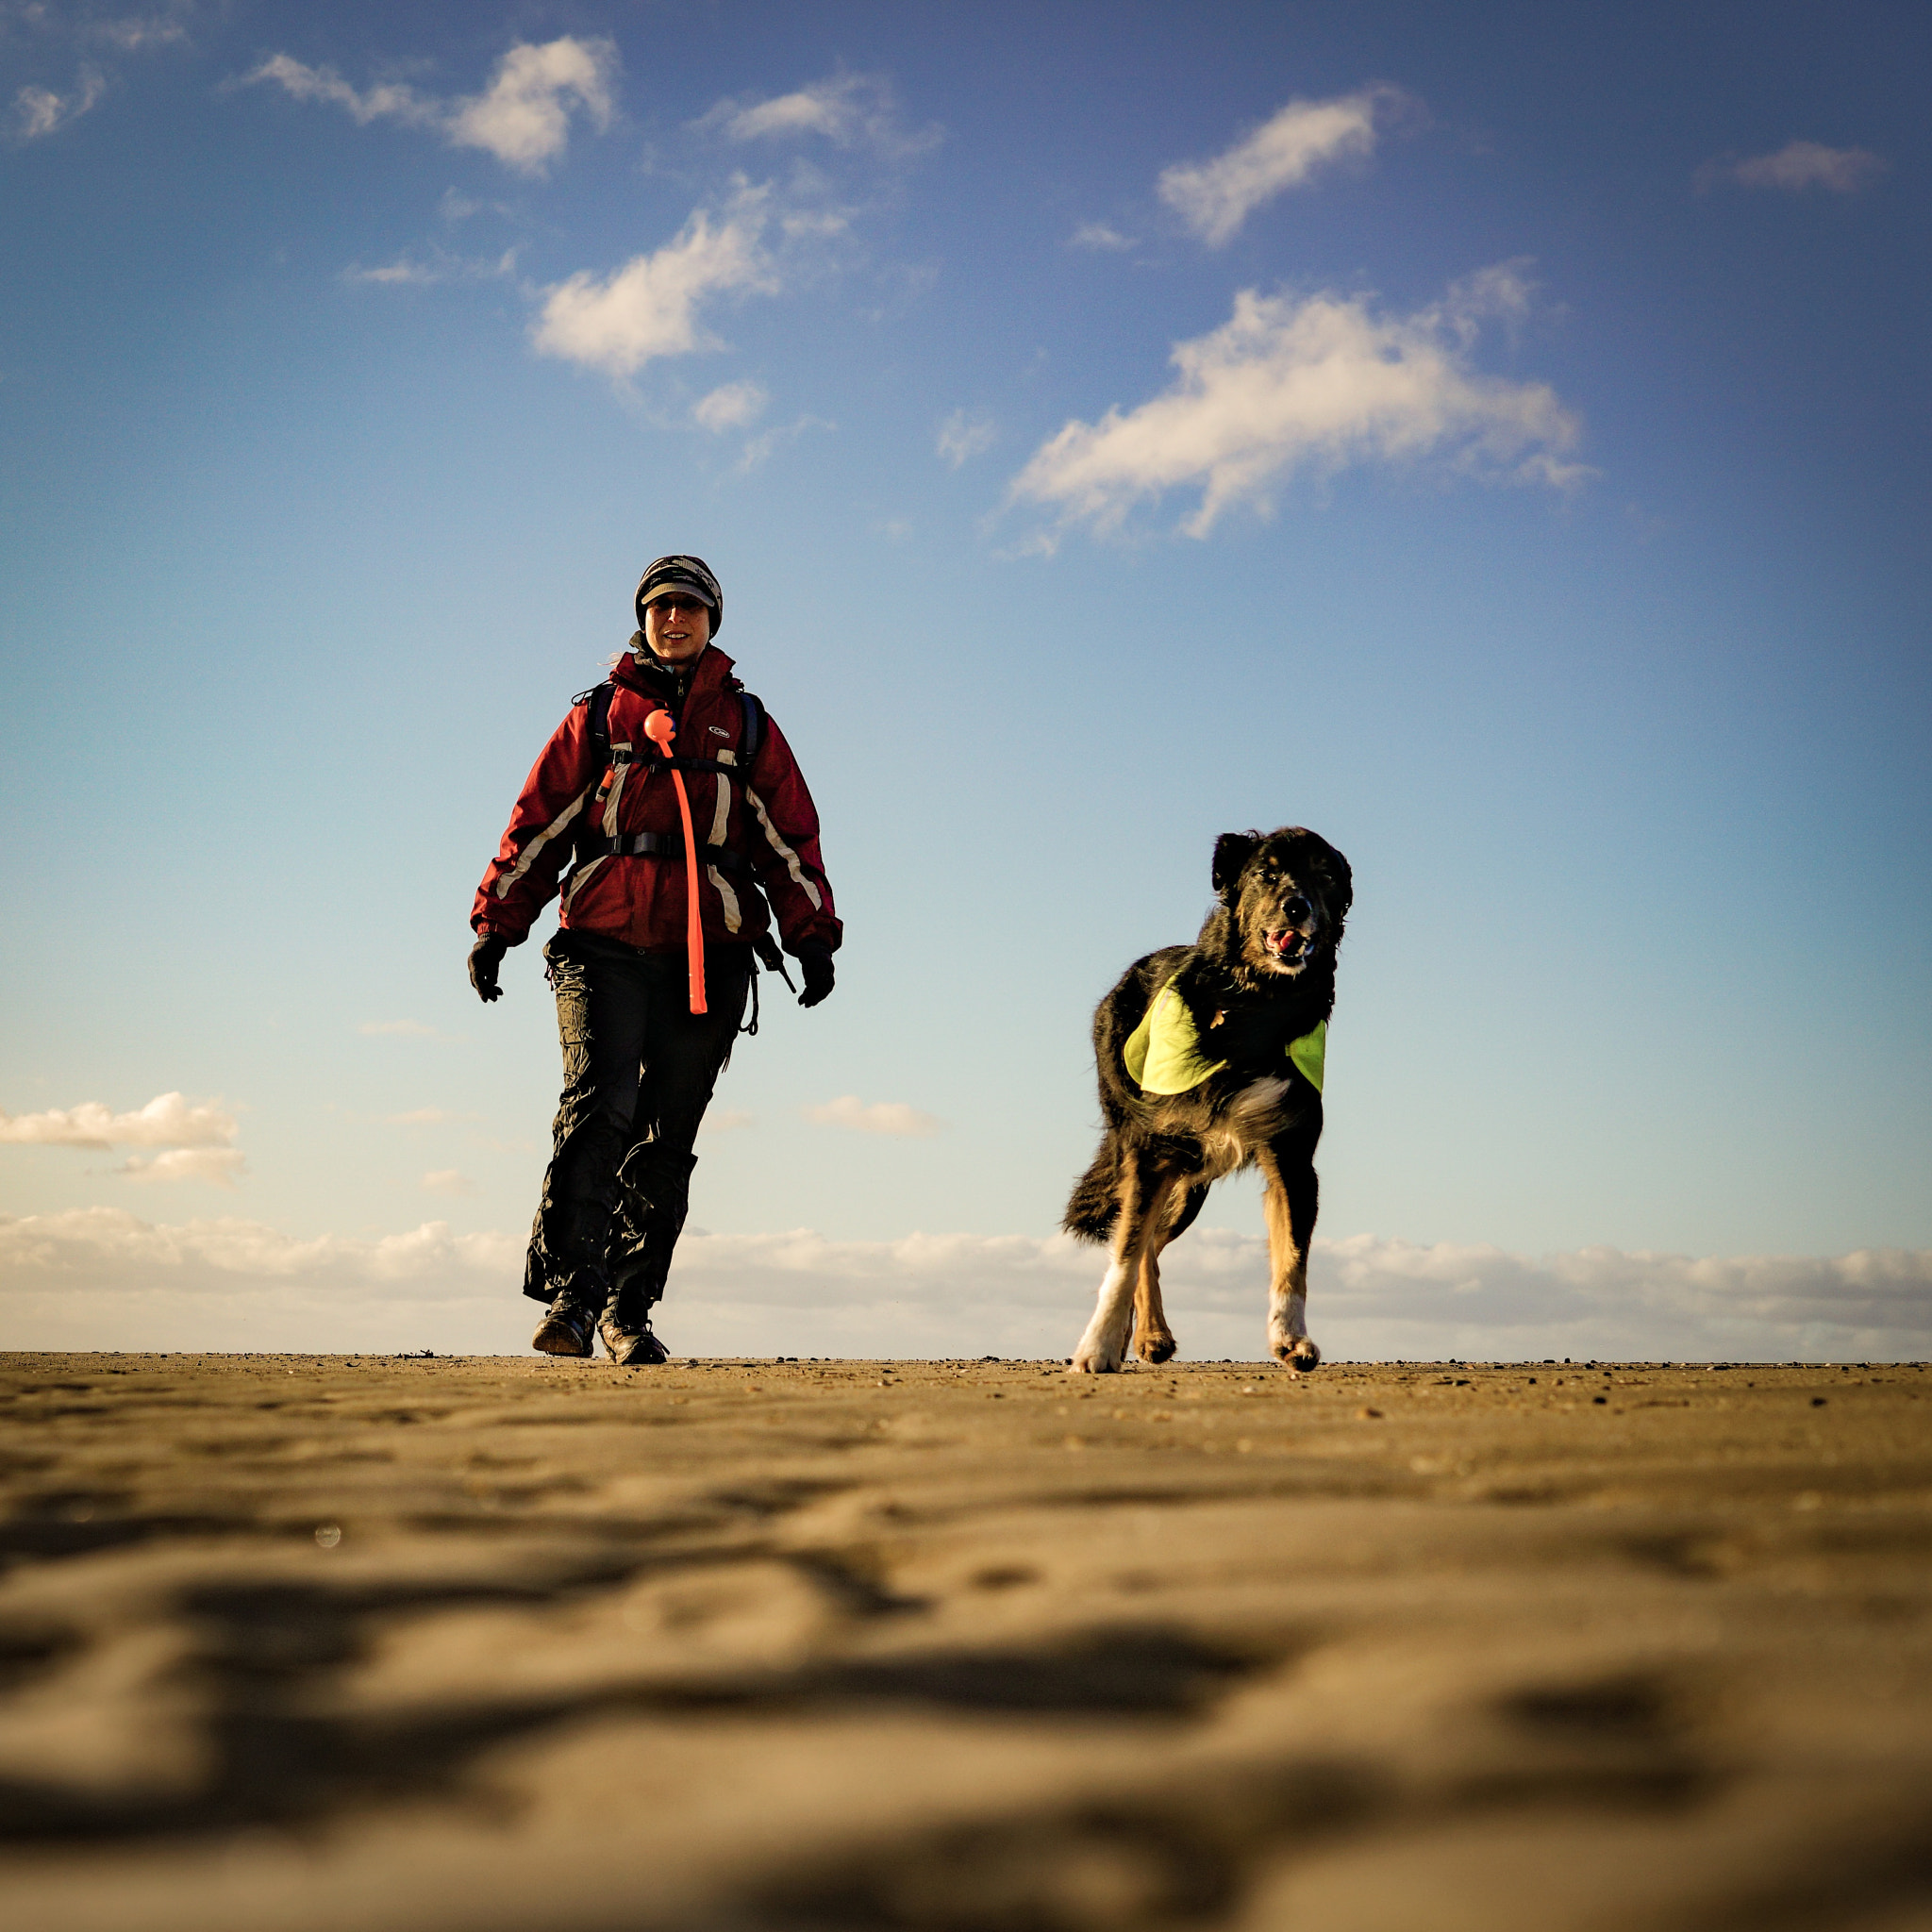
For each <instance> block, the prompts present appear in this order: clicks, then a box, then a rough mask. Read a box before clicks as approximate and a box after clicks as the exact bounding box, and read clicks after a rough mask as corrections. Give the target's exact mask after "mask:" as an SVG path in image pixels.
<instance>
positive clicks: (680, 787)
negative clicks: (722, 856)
mask: <svg viewBox="0 0 1932 1932" xmlns="http://www.w3.org/2000/svg"><path fill="white" fill-rule="evenodd" d="M644 736H645V737H646V738H648V739H649V740H650V741H651V742H652V743H653V744H655V745H656V746H657V747H658V750H659V751H660V752H662V753H663V754H664V756H665V757H666V758H669V757H670V756H671V741H672V740H673V739H674V738H675V737H676V736H677V726H676V725H675V724H673V723H672V722H671V713H670V712H669V711H653V712H652V713H651V715H650V716H649V717H648V718H646V719H645V720H644ZM671 782H672V783H673V784H674V785H675V786H676V788H677V815H678V817H679V818H681V819H682V820H683V821H684V943H685V949H686V951H687V952H689V954H690V955H691V1011H692V1012H693V1013H702V1012H706V1011H708V1008H707V1007H706V1005H705V927H704V922H703V920H702V919H701V918H700V917H699V915H698V841H697V835H696V833H694V832H693V831H692V830H691V800H690V798H688V797H687V796H686V795H685V790H684V774H683V773H682V772H680V771H678V770H677V769H676V768H675V766H674V767H673V768H672V773H671Z"/></svg>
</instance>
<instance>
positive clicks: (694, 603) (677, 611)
mask: <svg viewBox="0 0 1932 1932" xmlns="http://www.w3.org/2000/svg"><path fill="white" fill-rule="evenodd" d="M644 608H645V609H646V610H661V611H663V613H664V614H665V616H667V617H695V616H696V615H697V614H698V612H699V611H700V610H708V609H709V608H711V607H710V606H709V605H708V604H706V603H704V602H702V601H701V600H700V599H698V598H696V597H653V598H652V599H651V601H650V602H649V603H648V604H647V605H645V606H644Z"/></svg>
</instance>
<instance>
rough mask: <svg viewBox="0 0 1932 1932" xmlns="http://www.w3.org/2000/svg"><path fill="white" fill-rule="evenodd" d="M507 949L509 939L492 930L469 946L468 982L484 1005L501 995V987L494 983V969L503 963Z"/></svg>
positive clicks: (498, 998)
mask: <svg viewBox="0 0 1932 1932" xmlns="http://www.w3.org/2000/svg"><path fill="white" fill-rule="evenodd" d="M508 950H509V941H508V940H507V939H505V938H504V937H503V935H502V934H501V933H494V932H486V933H485V934H484V935H483V937H482V938H481V939H479V940H478V941H476V943H475V945H474V946H472V947H471V948H470V984H471V985H472V986H474V987H475V989H476V997H477V998H478V999H479V1000H481V1001H482V1002H483V1004H484V1005H485V1006H486V1007H487V1006H488V1005H489V1004H490V1002H491V1000H500V999H501V998H502V997H503V989H502V987H500V986H498V985H497V983H496V969H497V968H498V967H499V966H501V965H502V964H503V956H504V955H505V954H506V953H507V952H508Z"/></svg>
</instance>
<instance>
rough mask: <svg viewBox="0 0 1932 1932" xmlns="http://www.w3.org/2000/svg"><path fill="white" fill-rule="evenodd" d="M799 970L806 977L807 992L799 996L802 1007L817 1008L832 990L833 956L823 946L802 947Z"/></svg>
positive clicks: (799, 956)
mask: <svg viewBox="0 0 1932 1932" xmlns="http://www.w3.org/2000/svg"><path fill="white" fill-rule="evenodd" d="M798 970H799V972H800V973H801V974H803V975H804V977H805V991H803V992H802V993H800V994H799V995H798V1004H799V1005H800V1006H801V1007H815V1006H817V1005H818V1003H819V1002H820V1001H821V1000H822V999H824V997H825V995H826V994H827V993H828V992H830V991H831V990H832V979H833V974H832V956H831V954H829V953H828V952H826V951H825V949H824V947H823V946H801V947H800V948H799V952H798Z"/></svg>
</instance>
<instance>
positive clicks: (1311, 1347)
mask: <svg viewBox="0 0 1932 1932" xmlns="http://www.w3.org/2000/svg"><path fill="white" fill-rule="evenodd" d="M1269 1348H1270V1351H1271V1352H1272V1353H1273V1355H1274V1358H1275V1360H1276V1361H1278V1362H1279V1363H1280V1364H1281V1366H1282V1367H1283V1368H1284V1369H1286V1370H1287V1371H1288V1372H1289V1374H1291V1375H1300V1374H1306V1373H1307V1371H1308V1370H1310V1369H1314V1368H1319V1367H1320V1366H1321V1363H1322V1351H1321V1350H1320V1349H1319V1348H1317V1347H1316V1346H1315V1344H1314V1342H1313V1341H1311V1340H1310V1339H1309V1338H1308V1337H1307V1336H1306V1335H1282V1336H1277V1337H1274V1338H1271V1340H1270V1342H1269Z"/></svg>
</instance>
